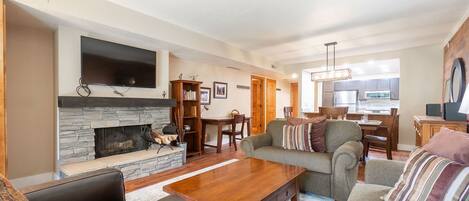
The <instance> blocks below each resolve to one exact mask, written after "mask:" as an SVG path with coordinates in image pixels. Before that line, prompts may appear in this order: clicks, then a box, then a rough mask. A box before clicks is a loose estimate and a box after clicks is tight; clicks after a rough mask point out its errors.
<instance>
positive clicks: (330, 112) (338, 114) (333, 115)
mask: <svg viewBox="0 0 469 201" xmlns="http://www.w3.org/2000/svg"><path fill="white" fill-rule="evenodd" d="M347 112H348V107H319V114H320V115H322V116H326V118H328V119H345V117H346V116H347Z"/></svg>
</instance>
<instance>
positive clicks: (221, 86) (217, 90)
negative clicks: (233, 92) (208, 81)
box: [213, 82, 228, 99]
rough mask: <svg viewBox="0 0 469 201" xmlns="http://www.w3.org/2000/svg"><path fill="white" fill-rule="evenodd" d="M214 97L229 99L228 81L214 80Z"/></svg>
mask: <svg viewBox="0 0 469 201" xmlns="http://www.w3.org/2000/svg"><path fill="white" fill-rule="evenodd" d="M213 98H217V99H227V98H228V83H224V82H213Z"/></svg>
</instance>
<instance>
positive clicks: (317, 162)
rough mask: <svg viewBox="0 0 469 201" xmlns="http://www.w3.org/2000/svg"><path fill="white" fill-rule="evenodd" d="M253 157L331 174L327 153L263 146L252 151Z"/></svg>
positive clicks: (329, 159)
mask: <svg viewBox="0 0 469 201" xmlns="http://www.w3.org/2000/svg"><path fill="white" fill-rule="evenodd" d="M254 157H255V158H258V159H264V160H269V161H274V162H278V163H284V164H288V165H294V166H299V167H304V168H306V169H308V170H309V171H314V172H320V173H324V174H331V172H332V170H331V161H332V155H331V154H329V153H319V152H305V151H296V150H285V149H282V148H278V147H274V146H265V147H261V148H259V149H256V150H255V151H254Z"/></svg>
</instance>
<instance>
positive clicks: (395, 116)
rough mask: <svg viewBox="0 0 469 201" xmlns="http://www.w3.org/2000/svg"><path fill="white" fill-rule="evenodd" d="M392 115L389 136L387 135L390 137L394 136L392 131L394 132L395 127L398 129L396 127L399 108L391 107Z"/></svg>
mask: <svg viewBox="0 0 469 201" xmlns="http://www.w3.org/2000/svg"><path fill="white" fill-rule="evenodd" d="M390 115H391V117H392V125H391V127H390V128H389V129H388V136H387V137H389V138H390V137H391V136H392V133H393V131H394V129H397V128H396V125H397V108H391V111H390Z"/></svg>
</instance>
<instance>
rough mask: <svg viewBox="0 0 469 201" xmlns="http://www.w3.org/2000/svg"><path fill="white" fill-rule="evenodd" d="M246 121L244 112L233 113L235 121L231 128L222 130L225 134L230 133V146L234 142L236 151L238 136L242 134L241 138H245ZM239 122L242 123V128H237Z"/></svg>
mask: <svg viewBox="0 0 469 201" xmlns="http://www.w3.org/2000/svg"><path fill="white" fill-rule="evenodd" d="M245 121H246V118H245V116H244V114H235V115H233V122H232V124H231V130H224V131H222V134H223V135H228V136H229V137H230V146H231V143H233V144H234V147H235V151H237V150H238V147H237V145H236V136H237V135H241V138H244V123H245ZM238 124H241V130H236V128H237V125H238Z"/></svg>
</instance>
